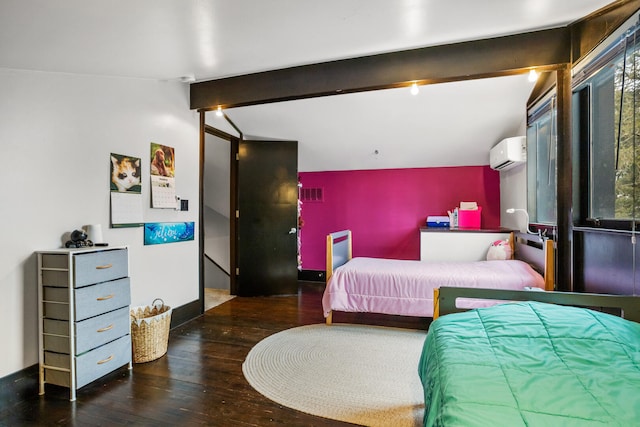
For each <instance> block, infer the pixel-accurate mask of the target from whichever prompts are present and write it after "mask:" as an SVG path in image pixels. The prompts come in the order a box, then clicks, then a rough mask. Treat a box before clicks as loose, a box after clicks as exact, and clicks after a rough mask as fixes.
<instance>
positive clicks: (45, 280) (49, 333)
mask: <svg viewBox="0 0 640 427" xmlns="http://www.w3.org/2000/svg"><path fill="white" fill-rule="evenodd" d="M37 256H38V316H39V321H38V329H39V333H38V341H39V362H40V394H44V392H45V383H49V384H56V385H59V386H63V387H68V388H69V391H70V400H72V401H73V400H75V399H76V390H77V389H79V388H81V387H83V386H85V385H86V384H89V383H90V382H92V381H94V380H96V379H98V378H100V377H102V376H104V375H106V374H108V373H109V372H112V371H114V370H115V369H117V368H120V367H122V366H124V365H126V364H128V365H129V369H131V367H132V362H131V334H130V324H129V305H130V303H131V292H130V282H129V277H128V275H129V252H128V249H127V247H113V248H109V249H105V248H77V249H74V248H65V249H54V250H50V251H38V252H37Z"/></svg>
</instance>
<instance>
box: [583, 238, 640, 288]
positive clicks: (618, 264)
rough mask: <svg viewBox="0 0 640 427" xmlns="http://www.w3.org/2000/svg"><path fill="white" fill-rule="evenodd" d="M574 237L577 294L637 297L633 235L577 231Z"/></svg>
mask: <svg viewBox="0 0 640 427" xmlns="http://www.w3.org/2000/svg"><path fill="white" fill-rule="evenodd" d="M574 236H575V249H576V256H575V258H576V259H575V279H576V283H575V284H576V290H579V291H583V292H593V293H608V294H618V295H633V294H634V291H635V289H638V286H634V281H635V278H634V262H633V258H634V251H633V245H632V244H631V234H630V233H620V232H605V231H585V230H580V231H577V230H574ZM636 258H637V256H636ZM637 262H638V260H637V259H636V264H637Z"/></svg>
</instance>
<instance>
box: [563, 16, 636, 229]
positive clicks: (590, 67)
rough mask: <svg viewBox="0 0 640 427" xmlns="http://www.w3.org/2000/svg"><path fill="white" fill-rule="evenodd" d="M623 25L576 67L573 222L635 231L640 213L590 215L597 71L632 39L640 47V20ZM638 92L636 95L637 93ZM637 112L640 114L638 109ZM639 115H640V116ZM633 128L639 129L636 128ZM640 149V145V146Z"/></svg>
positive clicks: (624, 50)
mask: <svg viewBox="0 0 640 427" xmlns="http://www.w3.org/2000/svg"><path fill="white" fill-rule="evenodd" d="M623 27H624V28H622V27H621V29H619V30H618V31H616V33H614V34H613V35H612V36H611V37H610V38H609V39H608V42H605V43H603V44H602V45H601V46H603V47H602V48H601V49H600V50H599V51H598V52H593V53H592V54H590V55H589V56H588V57H587V58H586V59H585V60H584V61H582V62H581V64H580V66H579V67H576V68H574V70H572V71H573V81H572V88H571V96H572V111H571V117H572V122H573V124H572V129H573V132H572V133H573V136H572V150H573V170H574V179H573V198H574V200H573V206H574V210H573V215H572V219H573V225H574V227H586V228H597V229H611V230H620V231H635V230H636V229H637V228H638V225H639V224H640V217H632V218H626V219H616V218H594V217H592V216H591V212H592V206H591V198H592V192H593V182H592V179H593V174H592V173H593V171H592V167H593V164H594V162H595V160H593V140H594V126H593V124H594V120H595V117H594V110H595V109H594V102H596V101H595V100H594V93H593V92H594V87H593V85H594V83H595V82H596V81H597V78H598V75H599V74H600V73H601V72H603V71H604V70H605V69H606V68H608V67H611V66H612V65H613V64H615V63H617V62H618V61H619V60H620V57H621V56H622V55H625V54H626V55H627V56H628V55H629V53H628V52H627V49H628V48H629V40H632V42H631V43H632V45H631V46H632V49H635V50H636V51H639V50H640V21H639V20H638V19H637V18H636V19H634V20H633V22H632V23H629V22H628V23H627V25H625V26H623ZM636 96H637V95H636ZM635 114H636V115H637V116H639V114H638V113H637V112H636V113H635ZM639 118H640V117H639ZM634 132H636V129H635V128H634ZM638 149H639V150H640V147H639V148H638ZM636 193H637V194H640V185H638V186H635V184H634V194H636Z"/></svg>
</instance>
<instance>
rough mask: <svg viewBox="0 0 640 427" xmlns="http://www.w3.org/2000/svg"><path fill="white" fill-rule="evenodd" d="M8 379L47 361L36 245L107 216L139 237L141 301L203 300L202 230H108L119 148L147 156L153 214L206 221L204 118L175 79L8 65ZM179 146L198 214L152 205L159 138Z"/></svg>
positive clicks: (136, 259) (2, 335)
mask: <svg viewBox="0 0 640 427" xmlns="http://www.w3.org/2000/svg"><path fill="white" fill-rule="evenodd" d="M0 94H1V95H0V144H1V145H0V147H1V148H2V150H1V151H0V159H1V162H2V163H1V165H0V177H1V182H2V184H1V190H0V195H1V196H2V197H1V199H2V200H1V201H0V213H1V216H0V218H1V219H2V227H3V228H2V252H1V256H0V290H1V291H2V294H1V298H0V319H1V321H0V342H2V345H3V348H4V351H3V354H2V357H0V377H4V376H6V375H9V374H11V373H14V372H17V371H19V370H21V369H23V368H25V367H28V366H31V365H33V364H35V363H37V361H38V355H37V301H36V300H37V287H36V284H37V281H36V258H35V256H34V251H37V250H42V249H51V248H57V247H61V245H62V239H63V237H62V236H63V234H64V233H66V232H69V231H72V230H74V229H76V228H80V227H82V226H84V225H86V224H102V225H103V235H104V240H105V242H108V243H109V244H111V245H129V247H130V275H131V288H132V289H131V298H132V304H133V305H146V304H149V303H151V301H152V300H153V299H154V298H156V297H161V298H163V299H164V301H165V303H167V304H169V305H171V306H173V307H178V306H181V305H183V304H186V303H188V302H191V301H194V300H197V299H198V294H199V292H198V239H197V238H196V239H195V240H194V241H190V242H181V243H172V244H166V245H156V246H144V245H143V229H142V228H125V229H111V228H109V154H110V153H112V152H113V153H118V154H126V155H134V156H137V157H141V158H142V167H143V169H142V170H143V191H142V197H143V200H144V202H143V204H144V221H145V222H156V221H158V222H160V221H162V222H165V221H166V222H172V221H194V222H196V236H197V234H198V232H199V230H198V229H197V227H198V224H197V220H198V211H197V209H198V199H197V198H198V116H197V113H195V112H192V111H190V110H189V102H188V88H187V86H186V85H183V84H181V83H177V82H160V81H152V80H141V79H123V78H106V77H95V76H83V75H70V74H52V73H42V72H27V71H15V70H1V69H0ZM152 141H153V142H157V143H161V144H165V145H169V146H172V147H175V153H176V187H177V193H178V195H179V196H180V197H182V198H183V199H188V200H189V202H190V203H189V211H188V212H178V211H174V210H164V209H163V210H160V209H150V208H149V206H150V202H149V150H150V148H149V144H150V142H152Z"/></svg>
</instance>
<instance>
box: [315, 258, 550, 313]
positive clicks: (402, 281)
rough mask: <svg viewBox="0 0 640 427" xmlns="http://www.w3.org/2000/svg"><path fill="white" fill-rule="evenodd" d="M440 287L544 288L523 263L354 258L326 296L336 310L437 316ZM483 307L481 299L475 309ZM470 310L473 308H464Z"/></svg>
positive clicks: (326, 305) (328, 307)
mask: <svg viewBox="0 0 640 427" xmlns="http://www.w3.org/2000/svg"><path fill="white" fill-rule="evenodd" d="M441 286H459V287H475V288H494V289H516V290H518V289H523V288H524V287H525V286H531V287H537V288H541V289H544V279H543V278H542V276H541V275H540V274H538V273H537V272H536V271H535V270H534V269H533V268H531V266H530V265H529V264H527V263H525V262H522V261H518V260H508V261H476V262H424V261H408V260H391V259H382V258H353V259H352V260H350V261H349V262H347V263H346V264H344V265H342V266H340V267H338V268H337V269H336V270H335V271H334V273H333V275H332V276H331V278H330V280H329V283H328V284H327V287H326V289H325V291H324V295H323V297H322V306H323V309H324V315H325V317H326V316H328V315H329V312H330V311H331V310H336V311H351V312H365V313H383V314H398V315H405V316H420V317H432V316H433V290H434V288H439V287H441ZM481 305H484V304H482V303H481V302H480V301H478V300H476V301H474V303H473V304H472V305H471V306H473V307H477V306H481ZM465 306H469V305H468V304H465Z"/></svg>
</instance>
